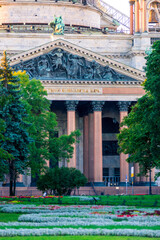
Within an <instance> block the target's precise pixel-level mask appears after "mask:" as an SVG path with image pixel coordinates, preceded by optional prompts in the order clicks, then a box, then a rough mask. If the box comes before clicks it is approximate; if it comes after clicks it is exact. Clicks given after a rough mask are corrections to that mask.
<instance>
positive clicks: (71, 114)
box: [66, 101, 78, 168]
mask: <svg viewBox="0 0 160 240" xmlns="http://www.w3.org/2000/svg"><path fill="white" fill-rule="evenodd" d="M77 105H78V101H66V108H67V134H68V135H69V134H71V132H73V131H75V130H76V119H75V110H76V107H77ZM68 167H73V168H76V148H75V144H74V152H73V157H72V159H70V161H69V163H68Z"/></svg>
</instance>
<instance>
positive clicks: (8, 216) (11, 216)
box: [0, 212, 21, 222]
mask: <svg viewBox="0 0 160 240" xmlns="http://www.w3.org/2000/svg"><path fill="white" fill-rule="evenodd" d="M20 215H21V214H19V213H2V212H0V222H17V221H18V218H19V216H20Z"/></svg>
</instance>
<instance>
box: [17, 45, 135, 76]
mask: <svg viewBox="0 0 160 240" xmlns="http://www.w3.org/2000/svg"><path fill="white" fill-rule="evenodd" d="M13 68H14V70H15V71H17V70H26V72H27V73H28V74H29V76H30V78H38V79H41V80H46V79H52V80H58V79H59V80H61V79H62V80H63V79H68V80H104V81H133V80H134V81H135V79H132V78H130V77H128V76H125V75H121V74H119V73H117V72H116V71H115V70H113V69H112V68H110V67H108V66H105V67H104V66H102V65H100V64H99V63H98V62H96V61H95V60H93V61H88V60H86V59H85V58H84V57H81V56H78V55H73V54H71V53H69V52H67V51H64V50H63V49H60V48H57V49H54V50H52V51H50V52H49V53H46V54H44V55H41V56H38V57H36V58H33V59H30V60H28V61H24V62H23V61H21V62H20V63H19V64H17V65H14V66H13Z"/></svg>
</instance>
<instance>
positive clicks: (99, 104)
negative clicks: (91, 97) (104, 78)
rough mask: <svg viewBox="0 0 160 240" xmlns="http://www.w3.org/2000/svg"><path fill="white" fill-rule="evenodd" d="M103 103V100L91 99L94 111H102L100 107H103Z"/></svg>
mask: <svg viewBox="0 0 160 240" xmlns="http://www.w3.org/2000/svg"><path fill="white" fill-rule="evenodd" d="M104 104H105V102H102V101H93V102H91V105H92V109H93V111H94V112H99V111H102V108H103V105H104Z"/></svg>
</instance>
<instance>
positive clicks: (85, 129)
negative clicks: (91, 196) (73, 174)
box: [83, 116, 89, 178]
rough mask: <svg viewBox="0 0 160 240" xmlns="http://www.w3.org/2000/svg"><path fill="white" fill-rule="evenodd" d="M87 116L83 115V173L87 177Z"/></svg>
mask: <svg viewBox="0 0 160 240" xmlns="http://www.w3.org/2000/svg"><path fill="white" fill-rule="evenodd" d="M88 127H89V126H88V116H84V117H83V173H84V175H85V176H86V178H88V177H89V172H88V171H89V161H88V160H89V158H88V157H89V155H88V147H89V142H88V137H89V136H88V135H89V129H88Z"/></svg>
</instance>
